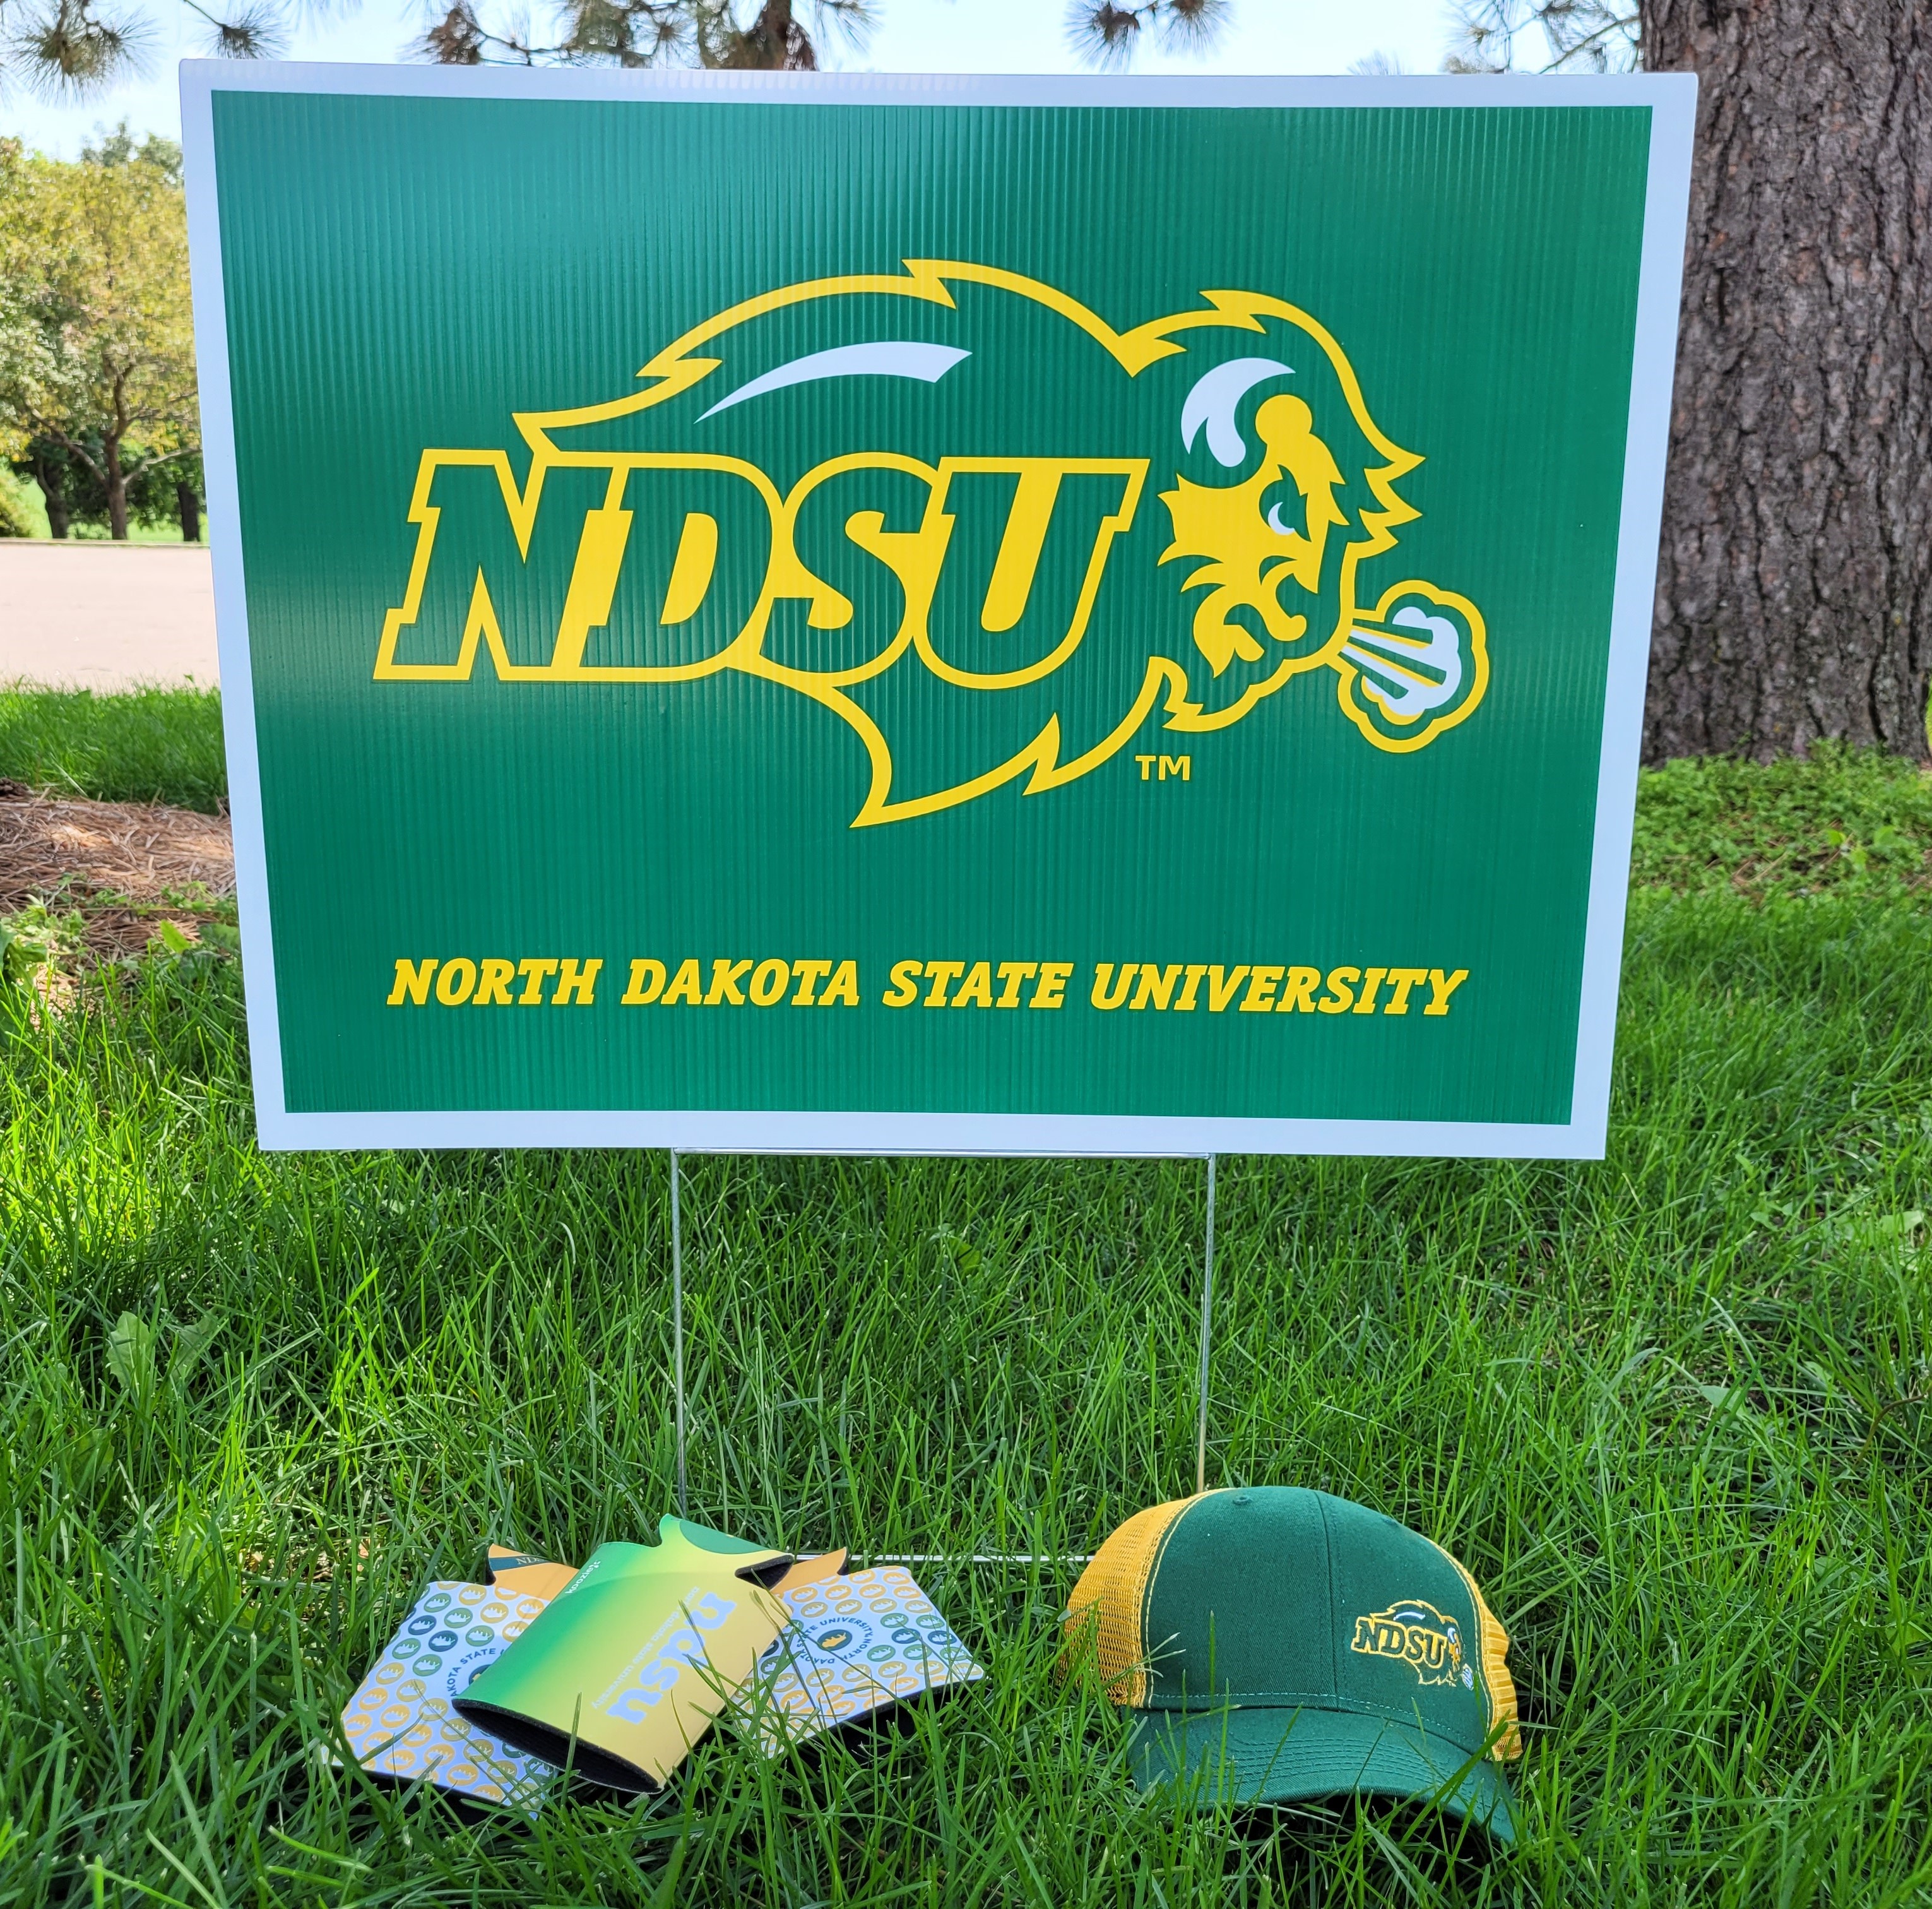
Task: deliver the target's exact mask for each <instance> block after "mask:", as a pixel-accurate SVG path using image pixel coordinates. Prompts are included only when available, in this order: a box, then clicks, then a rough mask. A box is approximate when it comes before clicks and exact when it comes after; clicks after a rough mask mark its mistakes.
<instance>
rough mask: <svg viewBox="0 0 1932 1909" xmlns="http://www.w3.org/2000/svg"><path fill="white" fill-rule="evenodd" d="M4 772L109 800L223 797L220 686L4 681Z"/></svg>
mask: <svg viewBox="0 0 1932 1909" xmlns="http://www.w3.org/2000/svg"><path fill="white" fill-rule="evenodd" d="M0 776H8V777H10V778H11V779H13V780H14V781H16V782H25V783H26V785H28V788H37V789H47V790H49V791H52V792H53V793H54V794H60V795H85V796H92V797H94V798H95V800H98V801H102V802H172V803H175V804H177V805H178V806H180V807H181V808H184V809H200V810H202V811H203V812H205V813H207V814H210V815H212V814H214V812H216V811H217V810H218V809H220V807H221V806H223V803H224V802H225V801H226V797H227V793H228V772H227V769H226V764H225V763H224V761H223V756H222V749H221V699H220V696H219V695H218V694H217V692H214V691H213V690H202V689H140V690H136V691H134V692H132V693H130V694H127V695H97V694H96V693H95V692H94V691H92V690H91V689H72V690H42V689H29V688H28V687H26V686H23V685H20V684H17V683H16V684H12V685H7V684H0Z"/></svg>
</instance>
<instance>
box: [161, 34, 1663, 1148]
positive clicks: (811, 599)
mask: <svg viewBox="0 0 1932 1909" xmlns="http://www.w3.org/2000/svg"><path fill="white" fill-rule="evenodd" d="M184 71H185V73H186V80H185V87H184V92H185V112H186V124H187V129H188V136H189V141H190V149H191V154H190V158H191V167H192V171H191V179H190V184H191V201H192V203H191V218H192V221H193V238H194V242H195V247H196V301H197V319H198V324H199V331H200V337H201V339H202V359H203V370H204V391H205V397H204V402H205V406H206V407H207V411H208V443H209V447H210V452H209V455H210V465H211V490H212V491H213V492H214V499H213V501H214V506H215V512H216V515H215V532H216V539H217V557H218V563H217V570H218V575H217V594H218V599H219V605H220V618H221V640H222V644H223V680H224V684H225V686H226V690H227V697H228V719H229V730H230V745H231V757H232V761H233V778H234V785H235V803H236V826H237V841H238V848H239V855H240V868H241V874H242V884H243V902H244V934H245V953H246V957H247V963H248V986H249V997H250V1017H251V1039H252V1042H253V1046H254V1053H255V1057H256V1070H257V1094H258V1105H259V1108H260V1115H261V1121H262V1130H263V1138H264V1139H265V1141H266V1142H268V1143H269V1144H271V1145H354V1144H363V1143H380V1144H412V1143H414V1144H431V1145H434V1144H455V1143H470V1142H483V1143H488V1144H519V1143H525V1142H529V1143H544V1142H591V1143H599V1142H601V1143H608V1144H640V1143H646V1142H655V1143H661V1142H678V1143H680V1144H683V1145H692V1146H697V1145H739V1146H745V1147H758V1146H772V1147H802V1148H828V1149H831V1148H862V1149H886V1150H909V1151H910V1150H917V1151H926V1150H931V1151H980V1150H985V1151H1007V1150H1033V1149H1038V1150H1041V1151H1068V1152H1082V1151H1100V1152H1148V1151H1199V1150H1201V1149H1203V1148H1208V1147H1249V1148H1275V1149H1280V1150H1296V1151H1299V1150H1310V1151H1313V1150H1322V1151H1464V1152H1475V1153H1499V1152H1520V1153H1541V1154H1578V1153H1589V1152H1593V1151H1598V1149H1599V1148H1600V1147H1601V1139H1602V1132H1603V1127H1604V1107H1605V1103H1606V1100H1607V1091H1608V1066H1609V1055H1610V1028H1611V1024H1612V1022H1613V1019H1614V1014H1615V993H1616V968H1617V956H1618V949H1617V946H1616V944H1617V941H1618V939H1619V937H1620V935H1621V929H1622V886H1623V883H1624V880H1625V857H1627V853H1628V830H1629V811H1630V804H1631V790H1632V786H1633V780H1634V764H1635V749H1636V742H1637V718H1638V715H1639V713H1640V707H1641V698H1642V686H1643V657H1644V644H1645V640H1646V631H1647V626H1648V620H1649V578H1650V565H1651V561H1652V556H1653V554H1654V550H1655V536H1656V526H1657V497H1658V490H1659V488H1660V485H1661V459H1662V444H1663V430H1664V417H1665V410H1666V407H1667V403H1668V397H1669V380H1670V356H1671V350H1672V344H1673V338H1674V323H1675V297H1676V266H1677V259H1678V257H1679V253H1680V251H1681V245H1682V217H1683V197H1684V179H1685V166H1686V161H1687V159H1688V120H1689V114H1690V109H1691V95H1690V92H1689V88H1688V83H1682V82H1673V81H1670V80H1662V81H1659V80H1619V81H1610V82H1603V83H1589V82H1553V83H1547V84H1539V83H1502V84H1500V85H1499V84H1491V83H1484V82H1480V81H1472V80H1453V81H1423V82H1393V83H1391V82H1382V81H1377V82H1317V83H1310V82H1281V81H1278V82H1256V83H1221V84H1220V85H1219V86H1217V85H1216V84H1214V83H1194V84H1192V85H1188V86H1181V85H1178V84H1176V83H1140V84H1130V83H1100V82H1091V81H1078V80H1062V81H1037V82H1017V81H1015V82H995V81H983V82H972V83H965V82H950V83H949V82H938V81H926V82H918V81H906V80H901V81H893V80H883V79H879V80H859V79H841V78H839V77H836V76H832V77H822V78H816V79H814V80H810V81H796V82H793V81H787V80H766V81H763V82H759V81H753V80H745V79H742V78H740V79H736V80H722V79H718V78H715V77H697V76H668V77H658V76H652V75H641V76H639V75H621V74H606V75H592V74H561V75H547V76H546V75H537V76H532V75H503V74H484V75H468V74H437V73H430V74H425V73H422V72H395V71H390V72H383V71H379V70H377V69H347V68H340V69H327V68H268V69H254V70H250V69H245V68H233V67H222V66H209V65H197V66H192V67H190V68H187V69H185V70H184Z"/></svg>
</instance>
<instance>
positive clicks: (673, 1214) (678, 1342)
mask: <svg viewBox="0 0 1932 1909" xmlns="http://www.w3.org/2000/svg"><path fill="white" fill-rule="evenodd" d="M1209 1171H1210V1172H1212V1171H1213V1169H1212V1168H1210V1169H1209ZM677 1181H678V1172H677V1149H676V1148H675V1147H673V1148H672V1149H671V1150H670V1365H671V1393H672V1397H673V1400H674V1401H675V1409H676V1414H677V1514H678V1516H679V1517H681V1518H683V1517H689V1516H690V1515H691V1502H690V1493H689V1490H688V1487H687V1484H686V1482H685V1458H684V1223H683V1217H682V1214H681V1213H680V1212H679V1208H678V1198H677ZM1206 1358H1207V1352H1206V1349H1205V1340H1204V1342H1203V1350H1202V1359H1203V1361H1205V1359H1206ZM1202 1370H1204V1371H1205V1370H1206V1367H1205V1363H1204V1364H1203V1367H1202Z"/></svg>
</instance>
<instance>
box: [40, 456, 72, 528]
mask: <svg viewBox="0 0 1932 1909" xmlns="http://www.w3.org/2000/svg"><path fill="white" fill-rule="evenodd" d="M34 482H35V483H36V484H37V485H39V486H40V495H41V496H42V497H44V498H45V499H46V503H47V534H48V535H49V536H54V537H65V536H66V535H67V533H68V511H67V491H66V489H65V487H64V486H63V485H62V482H61V481H60V478H59V476H58V474H57V473H55V472H53V471H52V470H49V468H48V467H47V466H46V464H43V463H40V462H39V461H36V462H35V464H34Z"/></svg>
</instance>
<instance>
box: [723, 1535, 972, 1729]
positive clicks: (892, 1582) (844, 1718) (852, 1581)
mask: <svg viewBox="0 0 1932 1909" xmlns="http://www.w3.org/2000/svg"><path fill="white" fill-rule="evenodd" d="M778 1602H779V1603H780V1604H781V1605H783V1606H784V1610H785V1614H786V1616H787V1617H788V1618H789V1619H790V1624H789V1625H788V1626H787V1628H786V1630H785V1631H784V1634H782V1635H781V1637H779V1638H778V1641H777V1642H776V1643H774V1644H773V1645H772V1646H771V1648H770V1649H769V1650H767V1651H766V1652H765V1654H764V1655H763V1658H760V1660H759V1664H758V1670H757V1676H755V1677H754V1679H752V1681H751V1683H750V1684H749V1685H747V1686H746V1688H745V1691H744V1692H743V1693H742V1694H741V1696H740V1697H739V1706H738V1707H739V1712H740V1713H741V1715H742V1716H743V1717H744V1718H745V1721H746V1722H747V1723H748V1726H749V1727H750V1728H751V1732H752V1733H753V1734H754V1736H756V1737H757V1741H758V1744H759V1746H760V1748H762V1749H763V1751H765V1753H766V1754H767V1755H768V1756H769V1755H775V1754H776V1753H777V1752H778V1751H779V1750H781V1749H782V1748H784V1745H786V1744H787V1742H791V1743H797V1742H802V1741H804V1740H805V1739H806V1738H808V1737H812V1736H817V1735H819V1734H820V1733H821V1732H822V1731H825V1730H835V1729H837V1728H838V1727H839V1726H840V1725H841V1724H849V1723H854V1722H856V1721H858V1720H859V1718H862V1717H868V1716H871V1715H873V1714H874V1712H877V1711H880V1710H883V1709H885V1708H886V1706H888V1705H889V1704H892V1703H898V1702H900V1701H901V1700H903V1699H904V1698H907V1697H916V1696H918V1695H919V1694H921V1693H922V1692H923V1691H930V1690H940V1689H943V1688H945V1687H947V1685H953V1684H966V1683H975V1682H978V1681H979V1680H980V1679H981V1678H983V1677H984V1676H986V1672H985V1671H983V1670H981V1669H980V1667H979V1665H978V1664H976V1663H974V1661H973V1659H972V1657H971V1655H970V1654H969V1653H968V1651H967V1649H966V1646H965V1645H964V1644H962V1643H961V1642H960V1641H959V1639H958V1638H957V1637H955V1636H954V1635H953V1631H952V1630H951V1628H950V1627H949V1626H948V1625H947V1622H946V1619H944V1618H943V1617H942V1616H940V1614H939V1613H938V1611H937V1610H935V1608H934V1607H933V1604H932V1599H931V1598H929V1597H927V1595H926V1593H925V1592H923V1591H922V1590H921V1589H919V1586H918V1585H917V1584H916V1583H914V1582H913V1577H912V1574H911V1573H910V1572H909V1571H907V1570H905V1569H904V1567H903V1566H901V1565H882V1566H880V1568H877V1569H876V1570H873V1571H854V1572H853V1573H852V1574H851V1575H850V1577H828V1578H826V1579H824V1580H822V1581H820V1582H818V1583H803V1584H799V1585H796V1586H789V1587H787V1586H781V1587H780V1589H779V1590H778Z"/></svg>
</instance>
